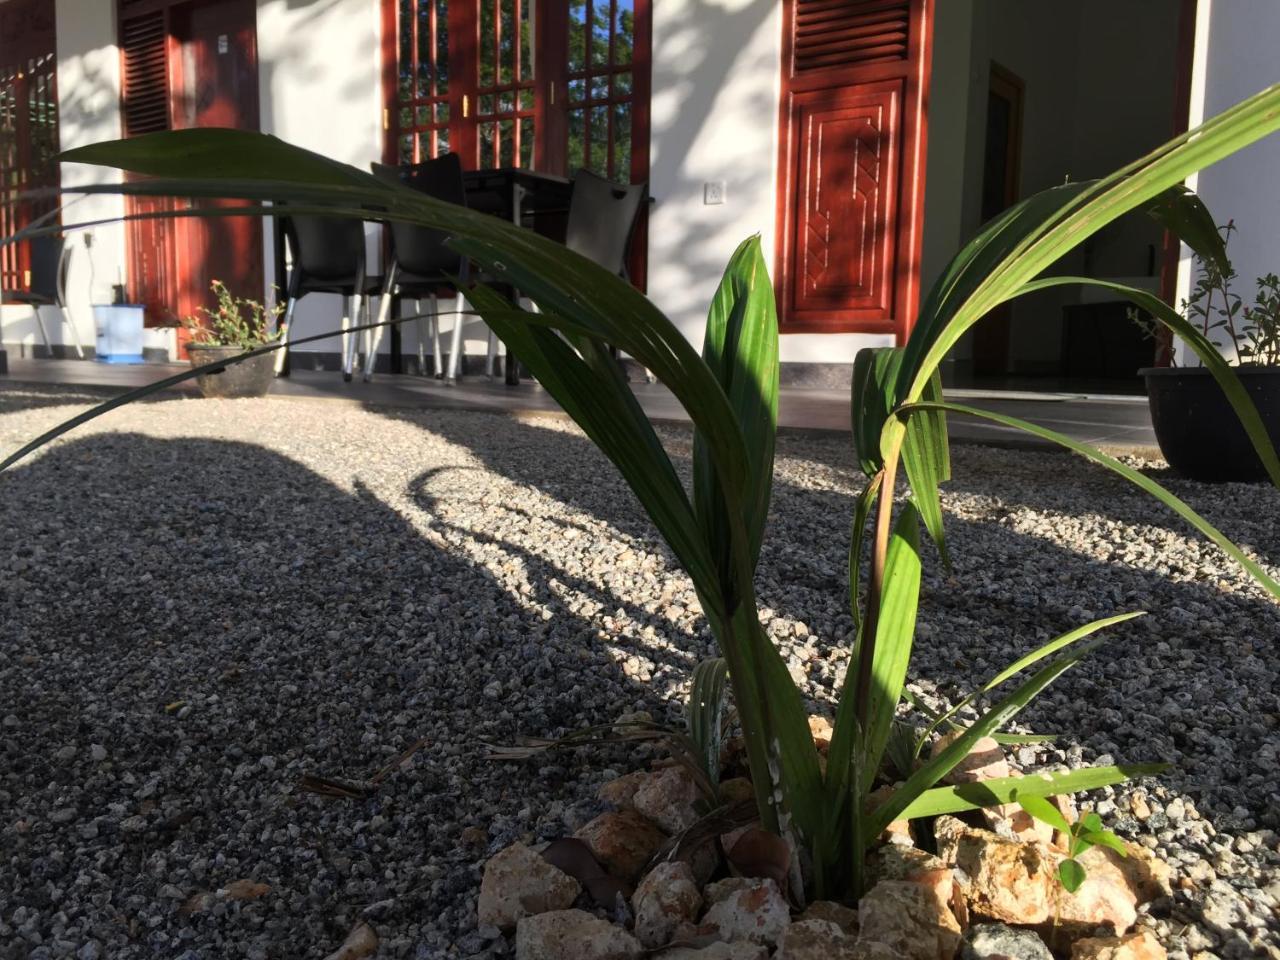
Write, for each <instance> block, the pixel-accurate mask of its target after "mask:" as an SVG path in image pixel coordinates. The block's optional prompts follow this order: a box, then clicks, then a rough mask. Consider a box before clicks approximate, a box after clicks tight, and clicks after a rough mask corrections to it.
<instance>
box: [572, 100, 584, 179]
mask: <svg viewBox="0 0 1280 960" xmlns="http://www.w3.org/2000/svg"><path fill="white" fill-rule="evenodd" d="M585 117H586V111H585V110H570V111H569V152H568V160H569V170H570V172H572V171H574V170H577V169H578V168H579V167H581V166H582V165H583V163H584V162H585V158H586V152H587V148H586V134H585V131H584V129H583V126H584V122H585V120H584V118H585Z"/></svg>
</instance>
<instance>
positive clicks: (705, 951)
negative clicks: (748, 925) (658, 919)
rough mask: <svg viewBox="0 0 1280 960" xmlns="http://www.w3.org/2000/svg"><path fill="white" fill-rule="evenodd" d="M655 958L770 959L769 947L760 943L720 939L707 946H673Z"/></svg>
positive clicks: (655, 959) (658, 959) (691, 959)
mask: <svg viewBox="0 0 1280 960" xmlns="http://www.w3.org/2000/svg"><path fill="white" fill-rule="evenodd" d="M653 960H769V948H768V947H766V946H764V945H763V944H759V943H749V942H748V941H746V940H738V941H736V942H734V943H725V942H723V941H719V942H717V943H713V944H711V945H710V946H707V947H701V948H698V947H672V948H671V949H670V950H663V951H662V952H661V953H655V954H654V955H653Z"/></svg>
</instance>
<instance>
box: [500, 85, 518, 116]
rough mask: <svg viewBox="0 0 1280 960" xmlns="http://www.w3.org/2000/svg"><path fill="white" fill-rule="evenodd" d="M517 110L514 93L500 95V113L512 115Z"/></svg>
mask: <svg viewBox="0 0 1280 960" xmlns="http://www.w3.org/2000/svg"><path fill="white" fill-rule="evenodd" d="M515 108H516V97H515V94H514V93H512V92H511V91H510V90H507V91H505V92H504V93H500V94H498V112H499V113H510V112H511V111H512V110H514V109H515Z"/></svg>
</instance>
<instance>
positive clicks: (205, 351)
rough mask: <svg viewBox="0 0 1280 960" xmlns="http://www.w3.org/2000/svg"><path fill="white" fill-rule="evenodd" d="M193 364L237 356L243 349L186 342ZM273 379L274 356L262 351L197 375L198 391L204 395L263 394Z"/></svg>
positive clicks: (254, 395) (259, 395)
mask: <svg viewBox="0 0 1280 960" xmlns="http://www.w3.org/2000/svg"><path fill="white" fill-rule="evenodd" d="M187 352H188V353H189V354H190V355H191V365H192V366H193V367H200V366H204V365H205V364H207V363H216V362H217V361H219V360H226V359H230V358H232V357H238V356H240V355H241V354H242V353H244V352H245V351H243V350H241V349H240V348H239V347H214V346H209V345H207V344H198V343H189V344H187ZM274 380H275V356H274V355H273V354H270V353H264V354H261V355H260V356H257V357H252V358H251V359H249V360H244V361H242V362H240V363H231V364H228V365H227V366H225V367H223V368H221V369H216V368H215V369H214V370H211V371H210V372H209V373H202V374H200V375H199V376H197V377H196V383H198V384H199V385H200V392H201V393H203V394H204V395H205V396H206V397H265V396H266V395H267V392H268V391H269V390H270V389H271V384H272V382H273V381H274Z"/></svg>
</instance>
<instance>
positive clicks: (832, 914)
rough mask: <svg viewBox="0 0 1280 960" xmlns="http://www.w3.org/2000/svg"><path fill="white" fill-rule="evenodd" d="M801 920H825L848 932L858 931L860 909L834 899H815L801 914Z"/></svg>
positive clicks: (854, 932)
mask: <svg viewBox="0 0 1280 960" xmlns="http://www.w3.org/2000/svg"><path fill="white" fill-rule="evenodd" d="M800 920H801V921H806V920H825V921H826V922H827V923H834V924H835V925H836V926H837V927H839V928H840V929H841V930H843V931H844V932H845V933H848V934H856V933H857V932H858V911H857V910H855V909H853V908H852V907H846V906H845V905H844V904H842V903H836V902H835V901H833V900H815V901H813V903H811V904H809V906H808V907H806V908H805V911H804V913H802V914H800Z"/></svg>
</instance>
